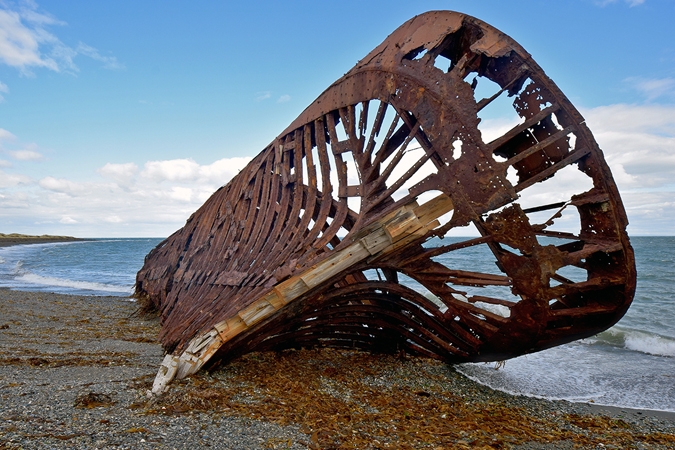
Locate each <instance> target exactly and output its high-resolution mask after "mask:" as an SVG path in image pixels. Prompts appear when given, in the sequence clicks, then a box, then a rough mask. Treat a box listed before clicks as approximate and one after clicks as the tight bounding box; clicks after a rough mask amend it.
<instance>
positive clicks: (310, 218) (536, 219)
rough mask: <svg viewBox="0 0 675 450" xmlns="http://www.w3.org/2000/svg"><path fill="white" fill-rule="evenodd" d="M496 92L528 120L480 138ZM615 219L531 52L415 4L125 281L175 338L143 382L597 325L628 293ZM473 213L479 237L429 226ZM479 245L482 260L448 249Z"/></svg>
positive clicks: (629, 272)
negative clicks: (228, 365)
mask: <svg viewBox="0 0 675 450" xmlns="http://www.w3.org/2000/svg"><path fill="white" fill-rule="evenodd" d="M483 85H489V86H493V88H494V90H493V92H491V93H489V94H487V95H486V96H485V97H484V98H482V97H483V96H482V95H479V94H478V93H479V92H482V91H484V89H482V88H483ZM505 98H507V99H509V101H511V99H512V105H513V110H514V111H515V113H516V114H517V116H518V117H519V121H517V123H516V124H514V125H513V127H512V128H510V129H509V130H508V131H506V132H504V133H501V134H500V135H499V136H497V137H495V138H493V139H489V140H488V139H485V138H484V137H483V135H484V133H485V131H486V129H485V127H484V126H482V125H481V117H480V116H481V115H482V114H483V113H484V110H485V108H490V107H492V105H494V104H496V103H497V102H498V101H503V100H504V99H505ZM577 169H578V170H577ZM567 178H571V179H573V180H574V181H575V183H580V184H579V185H580V186H581V185H583V184H585V187H581V188H577V187H576V184H573V185H572V186H573V187H572V188H570V187H569V186H565V184H564V183H562V184H561V183H560V182H561V181H562V182H564V181H565V180H567ZM432 194H433V195H432ZM540 198H551V199H552V201H551V200H549V201H547V202H545V203H544V204H541V203H537V201H538V199H540ZM542 214H545V216H543V217H542ZM546 214H547V215H546ZM558 224H563V225H564V229H559V228H557V226H558ZM626 225H627V219H626V215H625V212H624V209H623V206H622V204H621V199H620V197H619V195H618V191H617V189H616V185H615V184H614V182H613V180H612V176H611V173H610V171H609V168H608V167H607V164H606V163H605V161H604V159H603V156H602V152H601V151H600V149H599V148H598V146H597V144H596V142H595V140H594V139H593V136H592V134H591V133H590V131H589V130H588V128H587V127H586V125H585V123H584V120H583V118H582V117H581V115H580V114H579V112H578V111H577V110H576V109H575V108H574V107H573V106H572V105H571V103H570V102H569V101H568V100H567V98H566V97H565V96H564V95H563V94H562V92H560V90H559V89H558V88H557V86H556V85H555V84H554V83H553V82H552V81H551V80H550V79H549V78H548V77H547V76H546V75H545V73H544V72H543V70H542V69H541V68H540V67H539V66H538V65H537V64H536V63H535V62H534V61H533V60H532V58H531V56H530V55H529V54H528V53H527V52H525V50H523V49H522V48H521V47H520V46H519V45H518V44H517V43H515V42H514V41H513V40H512V39H510V38H509V37H507V36H506V35H504V34H503V33H501V32H499V31H498V30H496V29H494V28H493V27H491V26H489V25H487V24H485V23H484V22H482V21H480V20H478V19H475V18H473V17H470V16H466V15H463V14H459V13H454V12H447V11H435V12H430V13H426V14H423V15H420V16H417V17H415V18H413V19H411V20H410V21H408V22H406V23H405V24H403V25H402V26H401V27H399V28H398V29H397V30H396V31H395V32H394V33H392V35H390V36H389V37H388V38H387V39H386V40H385V41H384V42H383V43H382V44H380V45H379V46H378V47H377V48H375V49H374V50H373V51H372V52H371V53H370V54H369V55H367V56H366V57H365V58H364V59H363V60H361V61H360V62H359V63H358V64H357V65H356V66H355V67H354V68H353V69H352V70H350V71H349V72H348V73H347V74H345V76H343V77H342V78H340V79H339V80H337V81H336V82H335V83H333V84H332V85H331V86H330V87H329V88H328V89H327V90H326V91H324V92H323V93H322V94H321V95H320V96H319V97H318V98H317V100H316V101H314V102H313V103H312V104H311V105H310V106H309V107H308V108H307V109H306V110H305V111H303V113H301V114H300V116H299V117H298V118H297V119H296V120H295V121H294V122H293V123H292V124H291V125H289V127H288V128H287V129H286V130H284V132H282V133H281V134H280V135H279V137H278V138H277V139H275V141H274V142H273V143H272V144H270V145H269V146H268V147H267V148H266V149H265V150H263V151H262V152H261V153H260V154H259V155H258V156H257V157H256V158H255V159H254V160H253V161H252V162H251V163H250V164H249V165H248V166H247V167H246V168H245V169H244V170H242V172H241V173H240V174H238V175H237V176H236V177H235V178H233V179H232V180H231V181H230V183H228V184H227V185H226V186H224V187H223V188H221V189H220V190H218V191H217V192H216V193H215V194H214V195H213V196H212V197H211V198H210V199H209V200H208V201H207V202H206V203H205V204H204V205H203V206H202V207H201V208H200V209H199V210H198V211H197V212H195V214H194V215H193V216H192V217H191V218H190V219H189V220H188V221H187V223H186V225H185V226H184V227H183V228H182V229H181V230H179V231H177V232H176V233H175V234H174V235H172V236H171V237H169V238H168V239H167V240H166V241H164V242H163V243H161V244H160V245H159V246H158V247H157V248H156V249H154V250H153V251H152V252H151V253H150V254H149V255H148V257H147V258H146V262H145V265H144V267H143V268H142V269H141V271H140V272H139V273H138V276H137V286H136V293H137V294H136V295H137V296H138V297H140V298H143V299H145V300H146V301H148V302H149V303H150V304H151V305H152V306H153V307H155V308H156V309H158V310H159V311H160V313H161V317H162V331H161V334H160V339H161V341H162V343H163V345H164V346H165V348H166V349H167V350H168V351H169V352H173V355H171V354H169V355H167V357H166V358H165V361H164V362H163V365H162V367H161V369H160V373H159V374H158V376H157V379H156V383H155V386H154V387H153V391H155V392H161V391H162V390H164V389H165V388H166V383H168V382H169V381H170V379H171V378H173V377H174V376H178V377H184V376H187V375H189V374H190V373H194V372H195V371H196V370H198V369H199V368H201V367H202V366H203V365H204V364H207V363H208V364H213V363H215V362H218V361H219V360H221V359H231V358H233V357H236V356H238V355H240V354H242V353H245V352H249V351H255V350H260V349H272V348H286V347H289V346H296V345H305V346H306V345H324V346H326V345H327V346H331V345H333V346H345V345H348V344H349V342H351V343H352V345H354V346H358V347H362V348H369V349H381V350H382V349H389V350H391V349H398V350H404V351H408V352H410V353H413V354H424V355H426V356H431V357H436V358H440V359H443V360H446V361H449V362H458V361H488V360H501V359H505V358H509V357H513V356H517V355H520V354H523V353H528V352H533V351H538V350H542V349H544V348H548V347H551V346H554V345H559V344H562V343H565V342H569V341H571V340H574V339H579V338H582V337H587V336H590V335H592V334H595V333H597V332H599V331H602V330H604V329H606V328H608V327H610V326H611V325H613V324H614V323H616V321H618V320H619V319H620V318H621V317H622V316H623V314H624V313H625V311H626V310H627V308H628V306H629V305H630V303H631V301H632V298H633V294H634V290H635V264H634V257H633V252H632V249H631V247H630V244H629V240H628V236H627V234H626ZM467 226H469V227H471V228H472V229H473V230H474V231H475V232H477V233H478V234H479V237H471V238H463V239H459V238H456V239H454V240H453V242H450V243H448V244H445V245H443V244H444V242H443V241H438V240H436V239H437V238H442V237H443V236H444V235H445V234H446V233H448V232H450V231H455V230H457V229H463V227H467ZM570 226H572V227H575V228H576V229H574V230H570V229H569V228H570ZM439 242H441V243H440V244H439ZM479 250H480V251H482V252H483V253H482V255H483V256H482V258H484V257H485V255H487V257H489V258H492V259H493V261H494V263H495V264H494V266H493V267H488V268H486V267H484V266H482V267H477V268H476V267H472V265H475V264H473V263H474V262H475V261H472V260H471V259H472V258H471V257H469V258H468V259H466V260H464V261H462V260H461V259H458V258H456V257H455V256H454V255H457V254H463V252H469V253H467V254H470V252H472V251H474V252H475V251H479ZM403 279H405V283H407V284H408V286H407V287H405V286H402V285H401V283H403V281H402V280H403ZM411 288H413V289H418V290H421V292H426V294H425V295H426V296H428V298H427V297H425V296H424V295H422V294H421V293H415V292H413V291H412V290H411ZM481 291H482V292H481ZM336 314H337V315H336ZM367 329H370V331H372V332H368V330H367ZM364 330H365V331H364ZM376 330H377V331H376ZM397 330H398V331H397ZM392 336H395V338H394V337H392ZM387 340H394V341H396V345H392V343H391V342H385V341H387ZM425 342H428V345H426V344H425ZM449 349H454V351H450V350H449Z"/></svg>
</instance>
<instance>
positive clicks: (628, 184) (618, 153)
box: [583, 104, 675, 188]
mask: <svg viewBox="0 0 675 450" xmlns="http://www.w3.org/2000/svg"><path fill="white" fill-rule="evenodd" d="M583 114H584V116H585V117H586V123H587V124H588V126H589V127H590V129H591V131H592V132H593V134H594V136H595V138H596V140H597V141H598V143H599V144H600V147H601V148H602V149H603V152H604V153H605V158H606V159H607V162H608V164H609V165H610V167H611V168H612V171H613V173H614V175H615V176H616V178H617V180H616V181H617V184H618V186H619V187H620V188H657V187H659V186H664V185H667V184H670V183H673V182H674V180H675V106H659V105H653V106H644V105H641V106H637V105H622V104H620V105H611V106H602V107H598V108H593V109H590V110H586V111H583Z"/></svg>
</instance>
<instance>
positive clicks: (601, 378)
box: [0, 237, 675, 412]
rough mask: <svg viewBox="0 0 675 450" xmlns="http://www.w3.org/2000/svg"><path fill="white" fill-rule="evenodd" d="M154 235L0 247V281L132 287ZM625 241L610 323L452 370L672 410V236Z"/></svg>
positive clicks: (66, 288) (530, 389) (463, 263)
mask: <svg viewBox="0 0 675 450" xmlns="http://www.w3.org/2000/svg"><path fill="white" fill-rule="evenodd" d="M455 240H458V238H447V239H445V240H444V241H443V242H442V243H443V244H446V243H448V242H453V241H455ZM160 241H161V239H96V240H92V241H78V242H68V243H50V244H36V245H19V246H12V247H0V287H5V288H10V289H17V290H27V291H45V292H58V293H66V294H76V295H117V296H129V295H131V293H132V292H133V286H134V282H135V276H136V272H137V271H138V270H139V269H140V268H141V266H142V265H143V259H144V257H145V255H146V254H147V253H148V252H149V251H150V250H151V249H152V248H154V247H155V246H156V245H157V244H158V243H159V242H160ZM631 242H632V244H633V247H634V249H635V255H636V262H637V270H638V283H637V291H636V295H635V300H634V302H633V305H632V306H631V308H630V309H629V311H628V313H627V314H626V316H625V317H624V318H623V319H621V321H619V323H618V324H617V325H615V326H614V327H612V328H611V329H609V330H607V331H605V332H603V333H600V334H598V335H596V336H594V337H592V338H589V339H584V340H581V341H576V342H573V343H570V344H567V345H563V346H560V347H555V348H552V349H549V350H545V351H543V352H539V353H535V354H531V355H525V356H521V357H519V358H514V359H510V360H508V361H506V364H505V365H504V366H503V367H500V368H499V369H498V370H497V369H496V365H495V364H494V363H490V364H483V363H480V364H461V365H459V366H457V368H458V370H459V371H460V372H462V373H463V374H465V375H466V376H468V377H469V378H471V379H474V380H476V381H478V382H480V383H482V384H485V385H487V386H490V387H492V388H494V389H498V390H502V391H505V392H509V393H514V394H523V395H529V396H535V397H541V398H547V399H565V400H570V401H577V402H594V403H596V404H600V405H610V406H619V407H628V408H641V409H655V410H663V411H673V412H675V286H674V285H673V283H674V282H675V237H633V238H631ZM439 259H442V260H443V262H444V263H445V264H447V265H448V266H449V267H461V268H463V269H465V270H479V271H485V272H491V273H498V272H497V270H496V268H495V266H494V264H493V262H492V261H493V258H492V257H491V255H490V254H489V253H488V252H487V251H486V249H485V248H483V247H481V246H477V247H471V248H467V249H463V250H461V251H455V252H452V253H451V254H449V255H444V256H442V257H439ZM565 276H567V277H568V278H574V277H575V276H578V274H575V273H573V272H572V273H566V274H565ZM402 282H404V283H406V284H410V285H411V286H414V284H415V283H414V282H413V281H412V280H406V279H403V280H402ZM476 289H479V288H476ZM490 289H492V290H493V291H491V292H487V291H486V290H485V289H482V290H477V291H473V292H470V293H471V294H474V293H476V294H478V293H480V294H483V295H499V296H502V297H505V296H508V295H510V293H509V291H508V289H503V288H490ZM470 290H471V289H470V288H468V289H467V291H470Z"/></svg>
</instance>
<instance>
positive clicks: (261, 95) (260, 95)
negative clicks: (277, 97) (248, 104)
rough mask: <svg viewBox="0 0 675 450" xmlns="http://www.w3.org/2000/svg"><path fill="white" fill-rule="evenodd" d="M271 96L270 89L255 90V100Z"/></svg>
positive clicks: (258, 100)
mask: <svg viewBox="0 0 675 450" xmlns="http://www.w3.org/2000/svg"><path fill="white" fill-rule="evenodd" d="M270 97H272V92H271V91H260V92H256V94H255V101H256V102H260V101H262V100H267V99H268V98H270Z"/></svg>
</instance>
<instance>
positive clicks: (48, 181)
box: [38, 177, 89, 197]
mask: <svg viewBox="0 0 675 450" xmlns="http://www.w3.org/2000/svg"><path fill="white" fill-rule="evenodd" d="M38 184H39V185H40V187H41V188H43V189H47V190H49V191H53V192H59V193H62V194H68V195H69V196H73V197H76V196H79V195H82V194H84V193H87V192H88V191H89V190H88V189H87V186H85V185H84V184H81V183H76V182H74V181H70V180H67V179H65V178H54V177H45V178H43V179H41V180H40V181H39V183H38Z"/></svg>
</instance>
